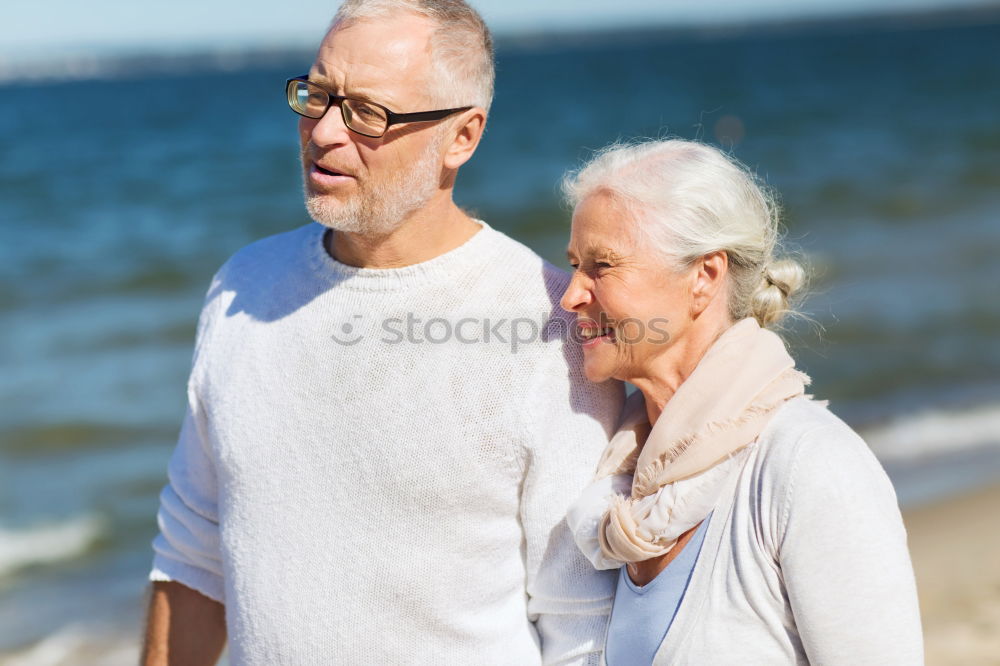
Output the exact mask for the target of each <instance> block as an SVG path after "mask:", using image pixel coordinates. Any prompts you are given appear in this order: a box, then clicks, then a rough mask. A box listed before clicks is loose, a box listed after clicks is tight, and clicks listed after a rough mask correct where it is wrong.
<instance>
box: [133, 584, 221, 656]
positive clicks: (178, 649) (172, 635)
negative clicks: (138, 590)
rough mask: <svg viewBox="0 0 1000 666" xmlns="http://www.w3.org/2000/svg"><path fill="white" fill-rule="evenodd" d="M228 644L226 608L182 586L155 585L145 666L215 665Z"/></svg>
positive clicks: (145, 650) (151, 601)
mask: <svg viewBox="0 0 1000 666" xmlns="http://www.w3.org/2000/svg"><path fill="white" fill-rule="evenodd" d="M225 644H226V608H225V606H223V605H222V604H220V603H219V602H218V601H214V600H212V599H209V598H208V597H206V596H204V595H202V594H200V593H198V592H195V591H194V590H192V589H190V588H187V587H185V586H183V585H181V584H180V583H175V582H155V583H153V594H152V596H151V598H150V600H149V616H148V618H147V621H146V640H145V641H144V643H143V649H142V661H141V663H142V666H174V665H177V666H181V665H183V666H203V665H204V666H214V664H215V663H216V662H217V661H218V660H219V655H221V654H222V649H223V647H224V646H225Z"/></svg>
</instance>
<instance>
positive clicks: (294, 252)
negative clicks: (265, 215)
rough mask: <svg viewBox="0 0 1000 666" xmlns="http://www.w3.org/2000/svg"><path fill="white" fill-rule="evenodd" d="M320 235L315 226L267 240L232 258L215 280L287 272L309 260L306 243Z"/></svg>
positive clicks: (245, 248)
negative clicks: (291, 265) (262, 273)
mask: <svg viewBox="0 0 1000 666" xmlns="http://www.w3.org/2000/svg"><path fill="white" fill-rule="evenodd" d="M317 232H318V230H317V225H316V224H315V223H309V224H304V225H302V226H301V227H298V228H296V229H292V230H290V231H283V232H281V233H277V234H273V235H271V236H265V237H264V238H260V239H258V240H255V241H253V242H252V243H250V244H248V245H244V246H243V247H242V248H240V249H239V250H237V251H236V252H234V253H233V254H232V255H230V257H229V259H227V260H226V261H225V263H223V264H222V266H221V267H220V268H219V270H218V271H217V272H216V280H232V279H244V280H245V279H252V278H255V277H260V276H261V272H262V271H263V272H264V273H265V274H270V273H272V272H273V271H284V270H286V269H287V267H288V266H289V265H290V264H296V263H301V262H302V261H304V260H305V259H306V258H307V256H308V253H307V250H308V246H307V240H308V238H309V237H312V236H314V235H315V234H316V233H317Z"/></svg>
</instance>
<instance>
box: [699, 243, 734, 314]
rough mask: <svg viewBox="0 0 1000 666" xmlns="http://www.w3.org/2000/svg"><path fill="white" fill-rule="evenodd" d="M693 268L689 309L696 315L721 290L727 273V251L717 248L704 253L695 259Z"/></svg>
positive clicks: (706, 306) (703, 309)
mask: <svg viewBox="0 0 1000 666" xmlns="http://www.w3.org/2000/svg"><path fill="white" fill-rule="evenodd" d="M695 269H696V270H695V273H694V285H693V288H692V290H691V297H692V298H691V309H692V310H693V312H692V314H694V315H695V316H698V315H700V314H701V313H702V312H704V311H705V309H706V308H708V306H709V304H711V302H712V301H713V300H715V297H716V296H718V295H719V294H721V292H722V291H723V287H724V286H725V284H726V276H727V275H729V253H727V252H726V251H725V250H719V251H717V252H712V253H710V254H706V255H705V256H704V257H702V258H701V259H699V260H698V261H697V263H696V264H695Z"/></svg>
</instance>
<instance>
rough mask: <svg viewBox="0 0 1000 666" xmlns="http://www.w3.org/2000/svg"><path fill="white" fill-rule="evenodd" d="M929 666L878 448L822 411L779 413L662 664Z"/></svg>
mask: <svg viewBox="0 0 1000 666" xmlns="http://www.w3.org/2000/svg"><path fill="white" fill-rule="evenodd" d="M805 663H812V664H844V665H845V666H847V665H850V666H863V665H866V664H871V665H872V666H890V665H893V664H922V663H923V640H922V635H921V627H920V615H919V610H918V606H917V593H916V585H915V581H914V576H913V568H912V565H911V563H910V557H909V553H908V551H907V547H906V532H905V530H904V527H903V522H902V518H901V516H900V513H899V508H898V505H897V502H896V495H895V493H894V491H893V488H892V484H891V483H890V481H889V479H888V477H887V476H886V474H885V472H884V471H883V469H882V467H881V465H880V464H879V463H878V461H877V460H876V459H875V456H874V455H873V454H872V452H871V451H870V450H869V448H868V446H867V445H866V444H865V442H864V441H863V440H862V439H861V438H860V437H859V436H858V435H857V434H856V433H855V432H854V431H853V430H851V428H850V427H849V426H847V425H846V424H845V423H844V422H843V421H841V420H840V419H839V418H837V417H836V416H835V415H833V414H832V413H831V412H830V411H829V410H828V409H827V408H826V407H825V406H823V405H822V404H821V403H817V402H814V401H811V400H809V399H808V398H805V397H801V398H796V399H794V400H791V401H789V402H788V403H786V404H785V405H784V406H783V407H781V408H780V409H779V411H778V412H777V413H776V414H775V416H774V417H773V419H772V420H771V421H770V422H769V423H768V425H767V427H766V428H765V430H764V431H763V432H762V433H761V435H760V437H759V438H758V440H757V441H756V442H755V443H754V444H752V445H751V448H750V450H749V451H748V454H747V456H746V463H745V465H744V467H743V468H742V470H741V471H740V472H739V473H737V474H735V475H734V476H733V478H732V481H731V482H730V484H729V486H728V487H727V488H726V490H725V491H724V492H723V494H722V497H721V498H720V500H719V502H718V503H717V505H716V507H715V510H714V514H713V516H712V521H711V523H710V525H709V528H708V534H707V535H706V537H705V542H704V544H703V546H702V549H701V554H700V556H699V558H698V562H697V564H696V566H695V569H694V572H693V575H692V577H691V581H690V583H689V586H688V589H687V592H686V594H685V597H684V601H683V603H682V604H681V607H680V609H679V611H678V613H677V616H676V617H675V619H674V622H673V624H672V625H671V627H670V630H669V632H668V633H667V636H666V638H665V639H664V641H663V643H662V644H661V646H660V649H659V650H658V652H657V655H656V660H655V661H654V664H658V665H659V664H671V665H681V664H683V665H688V664H698V666H709V665H712V664H720V665H722V664H726V665H729V664H747V665H758V664H759V665H767V666H772V665H777V664H805Z"/></svg>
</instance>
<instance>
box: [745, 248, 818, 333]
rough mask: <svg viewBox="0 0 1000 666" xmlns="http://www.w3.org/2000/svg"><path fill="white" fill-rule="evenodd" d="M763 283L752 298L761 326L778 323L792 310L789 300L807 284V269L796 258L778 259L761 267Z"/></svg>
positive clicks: (754, 310)
mask: <svg viewBox="0 0 1000 666" xmlns="http://www.w3.org/2000/svg"><path fill="white" fill-rule="evenodd" d="M761 278H762V279H761V284H760V286H759V287H758V288H757V291H756V293H755V294H754V295H753V298H752V299H751V304H752V308H753V316H754V317H756V319H757V321H758V323H760V325H761V326H767V325H769V324H774V323H777V322H778V321H780V320H781V318H782V317H784V315H785V314H786V313H787V312H789V311H790V310H791V308H790V305H789V301H790V300H791V299H792V297H794V296H795V294H796V293H797V292H798V291H799V290H801V289H802V287H803V286H805V282H806V271H805V269H804V268H802V266H801V265H800V264H799V262H797V261H795V260H794V259H788V258H783V259H778V260H777V261H772V262H769V263H768V264H766V265H765V266H764V267H763V268H762V269H761Z"/></svg>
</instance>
